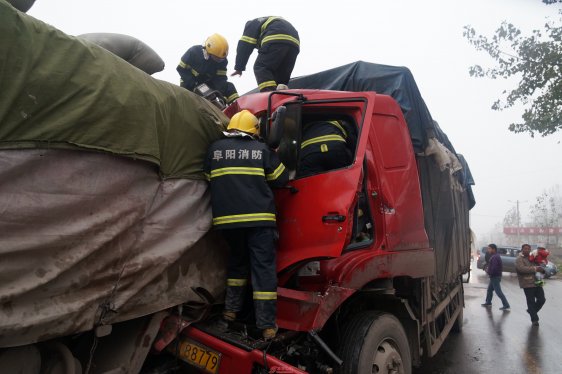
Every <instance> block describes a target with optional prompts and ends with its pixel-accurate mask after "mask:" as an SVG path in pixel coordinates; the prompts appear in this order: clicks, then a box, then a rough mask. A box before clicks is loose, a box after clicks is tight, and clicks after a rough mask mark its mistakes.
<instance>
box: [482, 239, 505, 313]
mask: <svg viewBox="0 0 562 374" xmlns="http://www.w3.org/2000/svg"><path fill="white" fill-rule="evenodd" d="M488 252H489V253H490V254H491V255H490V261H489V264H488V268H487V269H486V273H488V276H489V277H490V282H489V283H488V291H487V292H486V302H485V303H484V304H482V306H485V307H489V306H492V297H493V296H494V291H495V292H496V295H498V297H499V298H500V300H501V301H502V304H503V305H502V307H501V308H500V310H509V302H508V301H507V298H506V297H505V295H504V294H503V291H502V287H501V285H500V282H501V281H502V270H503V268H502V267H503V265H502V259H501V257H500V255H499V254H498V247H497V246H496V245H495V244H493V243H492V244H488Z"/></svg>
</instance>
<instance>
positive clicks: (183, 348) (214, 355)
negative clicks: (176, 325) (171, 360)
mask: <svg viewBox="0 0 562 374" xmlns="http://www.w3.org/2000/svg"><path fill="white" fill-rule="evenodd" d="M174 353H175V352H174ZM178 353H179V356H180V358H181V359H182V360H184V361H186V362H187V363H189V364H191V365H194V366H196V367H198V368H200V369H202V370H205V371H206V372H207V373H212V374H216V373H218V371H219V366H220V360H221V354H220V353H218V352H216V351H213V350H212V349H209V348H207V347H205V346H203V345H201V344H197V343H194V342H193V341H191V340H182V341H180V346H179V351H178Z"/></svg>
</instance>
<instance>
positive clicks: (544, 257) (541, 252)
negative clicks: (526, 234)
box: [529, 247, 550, 286]
mask: <svg viewBox="0 0 562 374" xmlns="http://www.w3.org/2000/svg"><path fill="white" fill-rule="evenodd" d="M548 255H550V251H549V250H548V249H546V248H545V247H537V249H536V250H534V251H532V252H531V253H530V254H529V261H531V262H532V263H534V264H536V265H538V266H540V267H542V268H543V269H546V264H548ZM543 278H544V273H541V272H540V271H537V272H536V273H535V284H536V285H537V286H542V285H543V284H544V280H543Z"/></svg>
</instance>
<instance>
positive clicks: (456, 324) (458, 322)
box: [451, 306, 464, 334]
mask: <svg viewBox="0 0 562 374" xmlns="http://www.w3.org/2000/svg"><path fill="white" fill-rule="evenodd" d="M463 310H464V308H463V307H462V306H461V311H460V312H459V315H458V316H457V319H456V320H455V322H454V323H453V327H451V331H452V332H454V333H457V334H458V333H461V332H462V325H463V318H464V316H463Z"/></svg>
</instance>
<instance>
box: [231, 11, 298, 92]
mask: <svg viewBox="0 0 562 374" xmlns="http://www.w3.org/2000/svg"><path fill="white" fill-rule="evenodd" d="M254 48H257V49H258V57H257V59H256V62H255V63H254V74H255V76H256V81H257V82H258V88H259V90H260V91H261V92H264V91H274V90H275V89H277V86H278V85H285V86H286V85H287V84H288V83H289V79H290V78H291V73H292V72H293V68H294V67H295V62H296V60H297V55H298V54H299V51H300V40H299V34H298V32H297V30H295V28H294V27H293V25H291V24H290V23H289V22H287V21H286V20H284V19H283V18H281V17H261V18H256V19H253V20H251V21H248V22H246V26H245V27H244V33H243V35H242V37H241V38H240V41H239V42H238V48H237V49H236V64H235V66H234V70H235V71H234V73H232V74H231V76H235V75H240V76H241V75H242V72H243V71H244V70H245V69H246V64H247V63H248V58H249V57H250V55H251V54H252V51H253V50H254Z"/></svg>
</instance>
